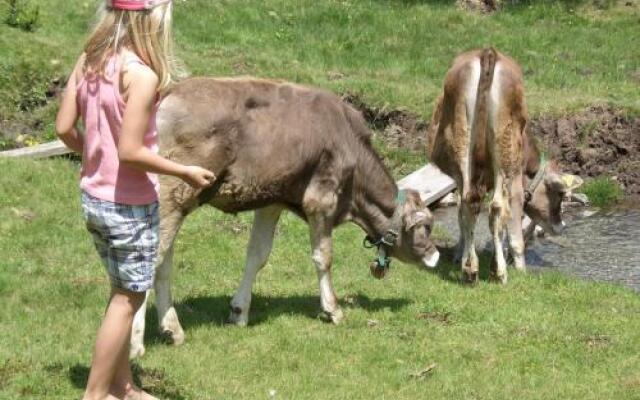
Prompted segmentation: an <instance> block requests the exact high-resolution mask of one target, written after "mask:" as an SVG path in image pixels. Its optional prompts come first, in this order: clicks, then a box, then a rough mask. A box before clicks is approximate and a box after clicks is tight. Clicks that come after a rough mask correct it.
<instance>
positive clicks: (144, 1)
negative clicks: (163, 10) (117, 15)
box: [111, 0, 171, 11]
mask: <svg viewBox="0 0 640 400" xmlns="http://www.w3.org/2000/svg"><path fill="white" fill-rule="evenodd" d="M166 3H171V0H111V7H113V8H115V9H117V10H127V11H141V10H151V9H152V8H154V7H157V6H160V5H162V4H166Z"/></svg>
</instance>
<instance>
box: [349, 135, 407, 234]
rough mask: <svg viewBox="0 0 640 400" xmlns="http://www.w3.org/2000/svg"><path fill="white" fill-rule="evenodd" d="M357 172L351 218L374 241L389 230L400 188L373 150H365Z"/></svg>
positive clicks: (360, 157)
mask: <svg viewBox="0 0 640 400" xmlns="http://www.w3.org/2000/svg"><path fill="white" fill-rule="evenodd" d="M361 150H362V152H361V154H359V156H358V162H357V165H356V169H355V171H354V193H353V200H352V204H351V219H352V220H353V221H354V222H355V223H356V224H358V225H359V226H360V227H361V228H362V229H364V230H365V232H367V235H368V236H369V237H370V238H372V239H375V240H377V239H379V238H380V237H381V236H382V235H383V234H384V233H385V232H386V231H387V229H389V226H390V222H391V218H392V216H393V212H394V211H395V208H396V195H397V193H398V187H397V185H396V183H395V181H394V180H393V178H392V177H391V174H389V171H387V169H386V167H385V166H384V164H383V163H382V161H381V160H380V157H379V156H378V155H377V154H376V153H374V151H373V150H372V149H369V148H366V147H365V148H363V149H361Z"/></svg>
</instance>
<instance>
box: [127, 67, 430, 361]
mask: <svg viewBox="0 0 640 400" xmlns="http://www.w3.org/2000/svg"><path fill="white" fill-rule="evenodd" d="M157 125H158V132H159V137H160V150H161V152H162V153H163V154H164V155H165V156H167V157H168V158H170V159H173V160H176V161H179V162H182V163H189V164H197V165H200V166H203V167H205V168H208V169H209V170H211V171H213V172H214V173H215V174H216V177H217V180H216V182H215V184H214V185H213V186H212V187H211V188H208V189H206V190H204V191H197V190H194V189H192V188H191V187H189V186H188V185H186V184H185V183H183V182H182V181H180V180H177V179H175V178H171V177H161V181H160V183H161V190H160V214H161V223H160V232H161V239H160V251H159V261H158V267H157V271H156V282H155V289H156V304H157V309H158V315H159V318H158V319H159V322H160V329H161V331H162V332H163V333H164V334H166V335H167V336H169V337H170V338H171V339H172V340H173V342H174V343H181V342H182V341H183V340H184V333H183V330H182V328H181V326H180V323H179V321H178V316H177V314H176V311H175V309H174V308H173V305H172V301H171V292H170V283H169V275H170V273H171V259H172V251H173V250H172V247H173V242H174V238H175V236H176V234H177V232H178V230H179V228H180V225H181V223H182V221H183V220H184V218H185V217H186V216H187V215H188V214H189V213H190V212H192V211H193V210H194V209H196V208H197V207H199V206H201V205H203V204H209V205H212V206H214V207H216V208H218V209H220V210H222V211H224V212H228V213H237V212H241V211H248V210H256V211H255V219H254V222H253V228H252V231H251V238H250V241H249V245H248V249H247V256H246V264H245V273H244V277H243V279H242V282H241V284H240V288H239V289H238V291H237V292H236V294H235V296H234V297H233V300H232V301H231V315H230V317H229V320H230V322H232V323H235V324H237V325H246V324H247V323H248V319H249V306H250V303H251V288H252V286H253V283H254V281H255V278H256V274H257V273H258V271H259V270H260V269H261V268H262V267H263V266H264V265H265V263H266V262H267V258H268V256H269V253H270V252H271V247H272V243H273V235H274V230H275V226H276V224H277V222H278V218H279V216H280V214H281V212H282V210H284V209H288V210H290V211H292V212H294V213H295V214H297V215H298V216H300V217H301V218H303V219H304V220H305V221H306V222H307V223H308V225H309V231H310V235H311V245H312V259H313V262H314V264H315V267H316V272H317V275H318V282H319V286H320V304H321V307H322V310H323V311H324V312H325V313H326V314H327V315H328V316H329V317H330V319H331V320H332V321H333V322H334V323H338V322H339V321H340V320H341V319H342V318H343V314H342V311H341V310H340V307H339V305H338V300H337V298H336V295H335V291H334V288H333V284H332V282H331V257H332V255H331V253H332V240H331V235H332V231H333V228H334V227H335V226H337V225H339V224H340V223H342V222H344V221H348V220H351V221H353V222H355V223H356V224H358V225H359V226H360V227H361V228H362V229H363V230H364V231H365V232H366V234H367V237H368V238H369V239H370V241H372V242H376V243H377V244H378V250H379V252H380V255H379V257H380V259H381V260H382V264H386V260H385V259H386V257H387V256H393V257H396V258H398V259H400V260H403V261H405V262H409V263H414V264H418V265H426V266H430V267H433V266H435V264H436V263H437V261H438V256H439V253H438V251H437V250H436V248H435V246H434V245H433V244H432V243H431V242H430V240H429V233H430V228H431V226H430V225H431V223H432V217H431V214H430V212H429V210H428V209H427V207H426V206H425V205H424V203H423V202H422V201H421V199H420V196H419V195H418V193H417V192H415V191H406V192H405V191H399V190H398V188H397V186H396V184H395V182H394V180H393V178H392V177H391V175H390V174H389V172H388V171H387V169H386V167H385V166H384V164H383V163H382V161H381V159H380V157H379V156H378V154H376V152H375V151H374V149H373V146H372V144H371V133H370V131H369V129H368V128H367V127H366V124H365V122H364V120H363V118H362V116H361V115H360V113H359V112H357V111H356V110H355V109H354V108H352V107H351V106H350V105H348V104H346V103H344V102H343V101H342V100H341V99H340V98H339V97H337V96H335V95H333V94H331V93H328V92H325V91H322V90H318V89H312V88H307V87H303V86H300V85H295V84H291V83H286V82H274V81H267V80H256V79H213V78H196V79H189V80H186V81H183V82H181V83H179V84H177V85H176V86H175V87H173V88H172V89H171V91H170V92H169V93H168V95H166V97H164V99H163V100H162V103H161V105H160V108H159V111H158V116H157ZM381 239H384V240H381ZM381 267H383V268H384V267H386V265H382V266H381ZM373 272H376V273H377V272H380V271H378V270H376V271H373ZM144 309H145V307H142V308H141V312H140V313H139V314H138V315H137V316H136V319H135V322H134V331H133V336H132V354H133V355H137V354H141V353H142V352H143V351H144V347H143V345H142V335H143V330H144Z"/></svg>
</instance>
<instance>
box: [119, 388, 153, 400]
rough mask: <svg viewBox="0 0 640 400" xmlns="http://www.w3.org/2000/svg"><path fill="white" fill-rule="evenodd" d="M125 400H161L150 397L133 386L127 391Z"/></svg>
mask: <svg viewBox="0 0 640 400" xmlns="http://www.w3.org/2000/svg"><path fill="white" fill-rule="evenodd" d="M124 400H159V399H158V398H157V397H155V396H152V395H150V394H149V393H147V392H145V391H144V390H142V389H140V388H139V387H136V386H132V387H131V388H129V389H128V390H127V394H126V395H125V396H124Z"/></svg>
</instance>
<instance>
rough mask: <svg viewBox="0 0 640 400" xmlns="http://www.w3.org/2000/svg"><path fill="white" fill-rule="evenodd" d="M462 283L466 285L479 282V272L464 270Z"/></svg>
mask: <svg viewBox="0 0 640 400" xmlns="http://www.w3.org/2000/svg"><path fill="white" fill-rule="evenodd" d="M461 281H462V283H464V284H465V285H475V284H477V283H478V272H477V271H476V272H469V271H462V278H461Z"/></svg>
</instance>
